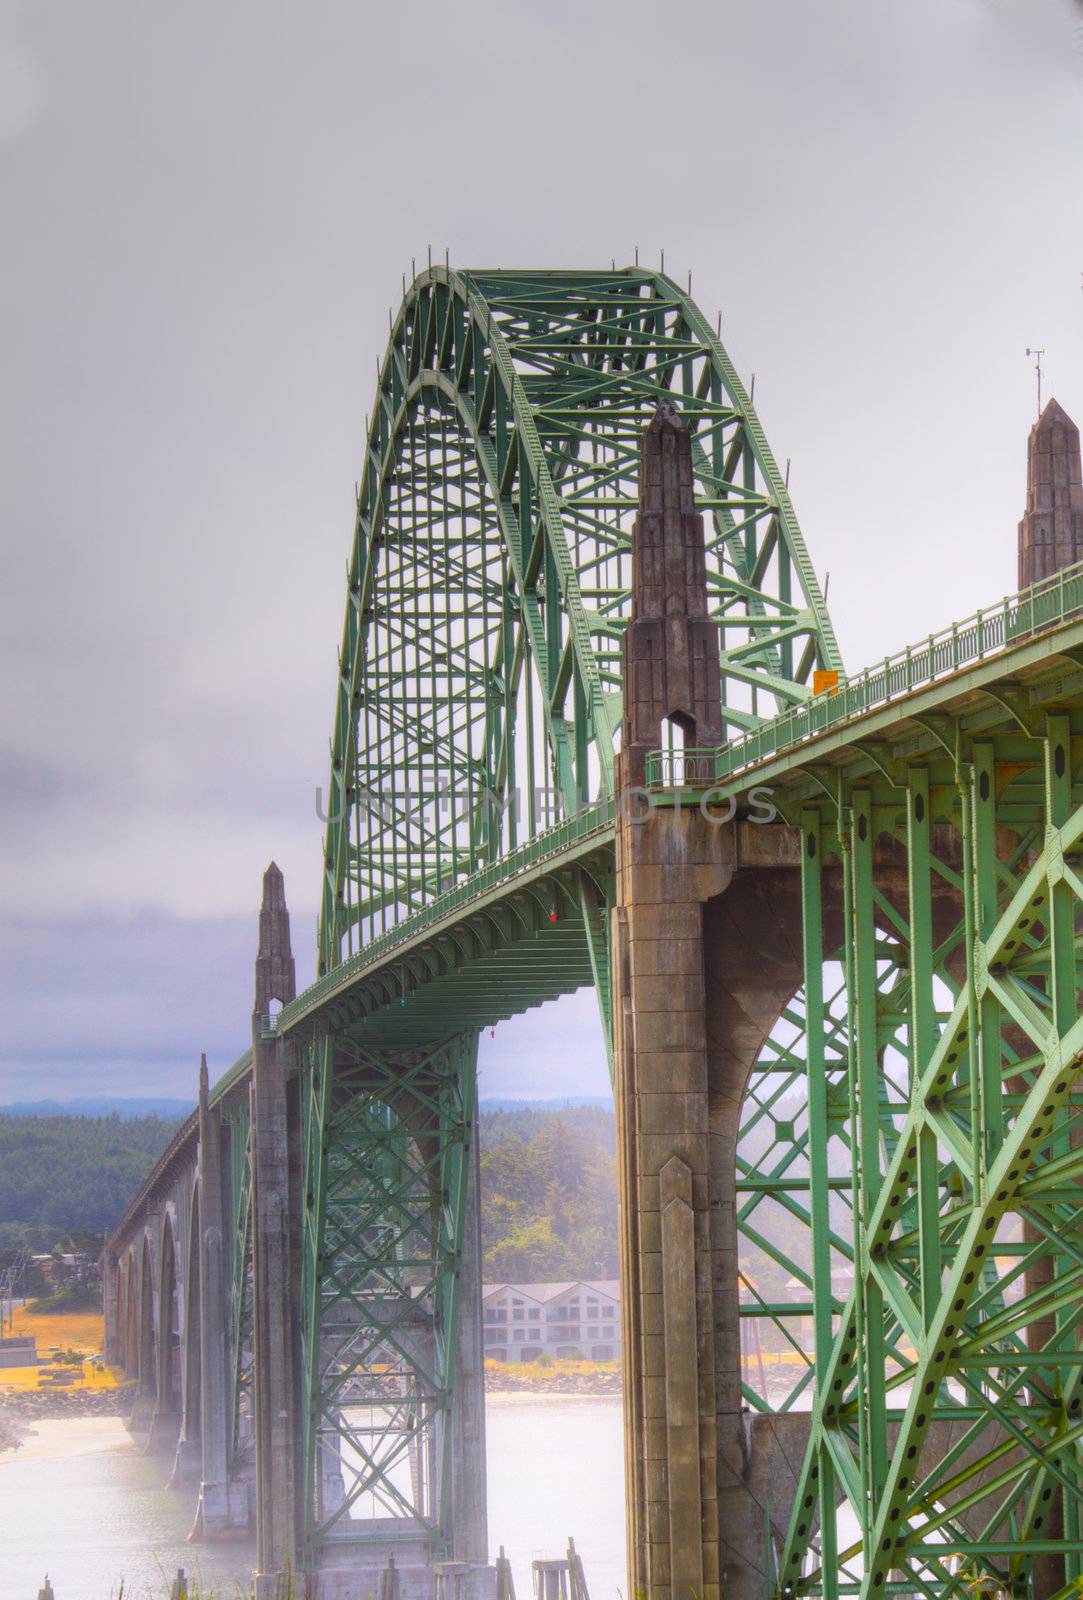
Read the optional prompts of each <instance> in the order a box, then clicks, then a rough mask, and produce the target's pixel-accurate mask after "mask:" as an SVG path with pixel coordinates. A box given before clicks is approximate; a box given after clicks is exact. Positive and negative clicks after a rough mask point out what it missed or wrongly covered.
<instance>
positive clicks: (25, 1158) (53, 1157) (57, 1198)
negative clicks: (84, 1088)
mask: <svg viewBox="0 0 1083 1600" xmlns="http://www.w3.org/2000/svg"><path fill="white" fill-rule="evenodd" d="M168 1103H169V1102H167V1104H168ZM178 1120H179V1119H178V1118H176V1117H172V1118H169V1119H168V1120H167V1119H166V1118H164V1117H157V1116H143V1117H121V1116H120V1115H119V1114H117V1113H114V1114H113V1115H112V1116H108V1117H86V1116H78V1117H73V1116H44V1117H43V1116H34V1115H32V1114H27V1113H26V1112H25V1110H24V1109H23V1108H20V1110H19V1112H18V1113H17V1114H14V1115H13V1114H11V1113H4V1114H2V1115H0V1249H5V1248H11V1247H13V1246H18V1245H25V1246H26V1247H27V1248H28V1249H31V1250H49V1249H51V1248H52V1246H53V1245H54V1244H55V1243H56V1242H57V1240H58V1239H59V1238H61V1237H62V1236H63V1235H65V1234H67V1233H70V1232H71V1231H72V1230H73V1229H74V1230H79V1231H88V1232H93V1233H106V1232H108V1230H109V1229H110V1228H112V1227H113V1226H114V1224H115V1223H116V1222H117V1221H118V1220H119V1218H120V1216H121V1214H122V1212H123V1210H124V1207H125V1206H126V1205H127V1203H128V1201H129V1200H130V1199H131V1198H132V1196H133V1195H134V1194H135V1191H136V1189H137V1188H138V1187H139V1185H140V1183H142V1181H143V1179H144V1178H145V1177H146V1175H147V1173H148V1172H149V1171H150V1169H151V1167H152V1166H153V1165H154V1162H155V1160H156V1159H157V1157H158V1155H159V1154H160V1153H161V1151H162V1150H164V1149H165V1147H166V1145H167V1144H168V1143H169V1140H170V1139H171V1138H172V1136H173V1133H174V1130H175V1129H176V1126H177V1121H178Z"/></svg>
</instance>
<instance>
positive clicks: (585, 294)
mask: <svg viewBox="0 0 1083 1600" xmlns="http://www.w3.org/2000/svg"><path fill="white" fill-rule="evenodd" d="M662 398H667V399H669V400H670V401H671V402H672V403H673V404H674V405H675V406H676V407H677V408H678V409H679V410H680V412H681V414H682V417H683V420H684V421H685V424H686V425H687V426H688V427H689V428H690V430H691V431H692V435H693V452H694V462H695V469H696V478H697V505H698V508H699V509H700V510H701V511H702V512H703V513H704V514H705V522H706V525H707V527H708V529H709V536H708V569H709V582H710V588H711V597H712V602H713V604H712V610H713V615H714V616H715V618H716V620H717V622H718V623H719V626H720V628H721V629H722V637H723V651H722V675H723V701H724V716H725V720H726V725H727V728H728V730H729V731H731V732H733V733H738V732H747V731H748V730H750V729H754V728H756V727H758V726H760V725H761V724H762V723H763V722H764V721H765V720H768V719H770V718H771V717H772V716H774V715H775V714H776V713H777V712H779V711H780V710H787V709H791V708H793V707H794V706H797V705H800V704H801V703H802V702H803V701H804V700H806V699H807V698H808V696H809V684H810V681H811V676H812V673H813V671H814V669H815V668H817V667H828V668H835V669H838V668H839V666H840V661H839V655H838V649H837V646H836V644H835V639H834V635H833V633H832V629H831V624H830V620H829V618H828V615H827V609H826V606H825V604H824V600H823V596H822V594H821V591H820V588H819V585H818V582H817V579H816V575H815V572H814V570H813V567H812V563H811V561H810V559H809V556H808V553H807V551H806V549H805V545H804V541H803V539H802V536H801V531H800V529H799V527H798V525H797V520H796V518H795V516H794V513H793V508H792V505H791V503H790V498H789V495H788V493H787V490H786V486H785V484H784V482H783V480H782V477H781V475H780V473H779V471H778V468H777V466H776V465H775V461H774V458H773V457H772V455H771V452H770V449H769V447H768V444H767V441H766V439H765V437H764V434H763V430H762V428H761V426H760V423H759V421H758V419H757V417H756V414H755V412H754V410H753V408H752V405H751V402H750V400H749V397H748V395H747V393H746V392H745V389H744V387H743V385H742V383H741V381H740V379H739V377H738V376H737V373H736V371H735V369H734V367H733V364H732V363H731V361H730V360H729V358H728V356H727V355H726V352H725V350H724V349H723V347H722V345H721V343H720V341H719V339H718V338H717V337H716V336H715V334H714V332H713V331H712V329H711V328H710V326H709V324H708V322H707V321H706V319H705V318H704V316H703V314H702V313H701V312H700V311H699V309H698V308H697V307H696V305H695V304H694V302H693V301H692V300H691V299H690V297H689V296H688V295H686V294H684V293H682V291H681V290H680V289H679V288H678V287H677V285H676V284H675V283H673V281H672V280H671V279H669V278H667V277H665V276H664V275H662V274H661V273H654V272H650V271H646V270H641V269H639V268H629V269H624V270H621V271H611V272H526V271H523V272H516V271H496V272H486V271H470V272H459V271H452V270H450V269H447V268H442V267H433V268H430V269H429V270H428V271H426V272H423V273H422V274H421V275H420V276H419V277H418V278H417V279H416V281H415V282H414V283H413V284H412V285H411V286H410V288H409V289H408V290H407V292H406V295H405V298H404V300H403V303H402V306H401V308H400V311H399V314H398V316H397V318H395V320H394V322H393V324H392V328H391V336H390V339H389V342H388V347H387V351H386V354H385V356H384V359H383V362H382V364H381V366H380V369H379V381H378V385H377V393H376V403H375V409H374V413H373V416H372V420H371V424H370V427H369V430H368V436H367V440H366V445H365V460H364V466H363V471H362V475H361V481H360V485H359V489H358V497H357V522H356V531H355V537H354V545H353V551H352V555H351V559H350V568H349V595H348V603H347V608H346V619H345V626H344V630H343V641H342V649H341V655H340V660H339V676H338V684H337V691H336V706H335V720H334V732H333V740H332V758H331V766H332V771H331V793H330V803H329V813H328V815H329V821H328V826H327V838H326V847H325V852H324V882H323V896H322V916H321V925H320V948H319V959H320V971H321V974H323V973H328V972H330V971H332V970H333V969H334V968H335V967H336V966H337V965H338V964H339V963H340V962H341V961H342V960H343V959H345V958H348V957H349V956H350V955H352V954H353V953H354V952H355V951H356V950H358V949H359V948H361V947H362V945H367V944H369V943H370V942H371V941H372V940H373V939H374V938H376V937H378V936H379V935H380V934H382V933H386V932H387V930H388V929H389V928H391V927H393V926H395V924H396V923H398V922H399V921H401V920H402V919H403V918H405V917H407V916H409V915H410V914H411V913H413V912H416V911H418V910H419V909H420V908H421V907H423V906H424V905H426V904H427V903H428V902H429V901H431V900H432V899H433V898H435V897H436V896H437V895H438V894H440V893H441V892H442V891H446V890H447V889H448V888H449V887H451V886H453V885H454V884H455V883H457V882H459V881H461V880H462V879H464V878H467V877H469V876H470V874H472V873H473V872H475V871H476V870H477V869H478V868H480V867H482V866H485V865H488V864H490V863H492V862H493V861H495V860H498V859H500V857H501V856H503V855H504V854H506V853H507V852H509V851H512V850H514V849H515V848H516V847H517V846H519V845H521V844H522V843H523V842H524V841H526V840H529V839H531V838H533V837H535V836H536V835H537V834H539V833H541V832H543V831H544V830H546V829H547V828H548V827H550V826H551V825H552V824H554V823H556V822H557V821H559V820H560V819H561V818H562V817H566V816H568V815H569V814H572V813H574V812H576V811H577V810H578V809H580V808H582V807H583V806H584V805H585V804H586V803H587V802H588V801H589V800H591V799H593V798H597V797H606V796H611V795H612V788H613V753H614V740H615V737H616V735H617V732H618V730H619V727H620V720H621V697H620V636H621V632H622V629H623V626H624V622H625V619H626V616H627V611H628V603H629V583H630V532H631V522H632V518H633V515H634V511H635V504H636V481H635V480H636V466H637V449H638V441H639V435H640V432H641V431H642V429H643V427H644V426H645V424H646V422H647V421H648V420H649V418H650V416H651V414H652V413H653V411H654V409H655V408H656V406H657V404H658V402H659V400H660V399H662Z"/></svg>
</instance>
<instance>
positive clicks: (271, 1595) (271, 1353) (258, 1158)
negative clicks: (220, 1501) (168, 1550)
mask: <svg viewBox="0 0 1083 1600" xmlns="http://www.w3.org/2000/svg"><path fill="white" fill-rule="evenodd" d="M296 992H297V986H296V979H295V976H294V964H293V956H292V953H291V950H290V923H289V912H288V910H287V909H286V896H285V889H284V886H283V881H282V873H281V872H280V871H279V869H278V867H277V866H276V865H275V863H274V862H273V861H272V863H271V865H270V866H269V867H268V868H267V871H266V873H265V874H264V879H263V906H262V908H261V911H260V941H259V954H258V955H257V957H256V992H255V1007H254V1010H253V1013H252V1216H253V1229H252V1260H253V1273H254V1290H253V1335H254V1345H255V1400H256V1549H257V1567H256V1600H279V1596H280V1595H281V1594H282V1593H283V1592H284V1589H285V1583H286V1579H287V1575H288V1574H289V1573H291V1572H298V1571H300V1562H299V1559H298V1555H299V1546H300V1537H299V1536H300V1512H299V1501H298V1464H299V1431H298V1428H299V1416H298V1409H299V1393H300V1384H299V1381H298V1380H299V1371H300V1352H299V1350H298V1348H297V1335H298V1321H297V1317H296V1315H295V1309H294V1308H295V1307H296V1306H297V1305H298V1304H299V1302H300V1293H299V1284H298V1283H297V1282H295V1274H296V1273H297V1271H298V1265H299V1264H298V1261H297V1246H296V1242H295V1238H294V1235H295V1233H296V1231H297V1222H298V1219H299V1217H300V1195H299V1193H298V1172H297V1137H296V1129H295V1128H293V1127H291V1126H290V1122H291V1119H290V1116H289V1105H288V1096H287V1085H286V1075H287V1060H286V1056H287V1047H286V1046H285V1045H284V1043H283V1041H282V1040H280V1039H277V1038H275V1037H274V1036H273V1035H271V1034H270V1033H269V1031H268V1029H267V1027H266V1020H267V1019H268V1017H269V1015H270V1013H271V1009H272V1005H273V1004H274V1003H275V1002H277V1003H278V1004H279V1005H281V1006H285V1005H288V1004H289V1002H290V1001H291V1000H292V999H293V998H294V995H295V994H296Z"/></svg>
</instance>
